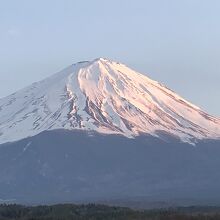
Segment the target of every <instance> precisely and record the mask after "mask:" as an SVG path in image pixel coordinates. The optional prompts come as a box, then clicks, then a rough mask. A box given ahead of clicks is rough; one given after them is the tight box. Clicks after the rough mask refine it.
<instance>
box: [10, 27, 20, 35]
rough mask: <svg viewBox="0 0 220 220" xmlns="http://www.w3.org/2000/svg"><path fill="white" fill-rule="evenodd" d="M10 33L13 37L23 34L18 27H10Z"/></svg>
mask: <svg viewBox="0 0 220 220" xmlns="http://www.w3.org/2000/svg"><path fill="white" fill-rule="evenodd" d="M7 33H8V35H9V36H11V37H19V36H21V30H20V29H18V28H10V29H8V31H7Z"/></svg>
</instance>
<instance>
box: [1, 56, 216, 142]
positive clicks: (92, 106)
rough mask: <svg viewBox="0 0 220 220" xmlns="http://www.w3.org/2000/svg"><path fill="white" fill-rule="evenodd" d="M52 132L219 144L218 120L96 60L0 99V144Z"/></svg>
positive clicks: (166, 91) (158, 86)
mask: <svg viewBox="0 0 220 220" xmlns="http://www.w3.org/2000/svg"><path fill="white" fill-rule="evenodd" d="M52 129H70V130H74V129H83V130H88V131H89V130H92V131H93V130H94V131H97V132H101V133H109V134H114V133H115V134H122V135H125V136H127V137H134V136H136V135H139V134H141V133H145V134H151V135H154V136H158V137H160V134H161V132H165V133H168V134H172V135H175V136H176V137H179V138H180V139H181V140H183V141H188V142H192V141H193V139H203V138H219V137H220V119H218V118H215V117H212V116H210V115H208V114H207V113H205V112H203V111H202V110H201V109H200V108H198V107H197V106H195V105H193V104H191V103H189V102H188V101H186V100H184V99H183V98H181V97H180V96H179V95H177V94H176V93H174V92H173V91H171V90H169V89H168V88H166V87H165V86H164V85H162V84H160V83H158V82H156V81H154V80H151V79H150V78H148V77H147V76H145V75H142V74H140V73H137V72H136V71H134V70H132V69H130V68H128V67H127V66H126V65H124V64H121V63H118V62H114V61H111V60H108V59H105V58H98V59H95V60H93V61H91V62H89V61H84V62H79V63H76V64H73V65H71V66H69V67H67V68H66V69H64V70H62V71H60V72H58V73H56V74H54V75H52V76H50V77H48V78H46V79H45V80H42V81H40V82H37V83H33V84H32V85H31V86H29V87H27V88H24V89H22V90H20V91H18V92H16V93H14V94H12V95H10V96H7V97H5V98H3V99H0V143H4V142H7V141H15V140H19V139H22V138H25V137H28V136H33V135H36V134H38V133H40V132H42V131H45V130H52Z"/></svg>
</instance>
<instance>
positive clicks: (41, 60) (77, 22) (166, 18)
mask: <svg viewBox="0 0 220 220" xmlns="http://www.w3.org/2000/svg"><path fill="white" fill-rule="evenodd" d="M97 57H107V58H110V59H112V60H117V61H120V62H123V63H125V64H127V66H130V67H132V68H133V69H136V70H138V71H140V72H142V73H145V74H147V75H148V76H149V77H151V78H153V79H155V80H157V81H160V82H162V83H164V84H165V85H167V86H168V87H169V88H171V89H172V90H174V91H176V92H177V93H178V94H180V95H181V96H183V97H184V98H186V99H187V100H189V101H191V102H193V103H194V104H196V105H198V106H200V107H201V108H203V109H204V110H206V111H208V112H209V113H211V114H214V115H216V116H220V1H219V0H130V1H129V0H93V1H90V0H80V1H79V0H59V1H58V0H57V1H56V0H19V1H16V0H0V97H3V96H6V95H8V94H10V93H12V92H15V91H16V90H18V89H20V88H22V87H24V86H26V85H29V84H30V83H32V82H34V81H38V80H40V79H43V78H45V77H46V76H48V75H51V74H53V73H55V72H57V71H59V70H60V69H62V68H64V67H66V66H68V65H70V64H72V63H74V62H77V61H82V60H93V59H94V58H97Z"/></svg>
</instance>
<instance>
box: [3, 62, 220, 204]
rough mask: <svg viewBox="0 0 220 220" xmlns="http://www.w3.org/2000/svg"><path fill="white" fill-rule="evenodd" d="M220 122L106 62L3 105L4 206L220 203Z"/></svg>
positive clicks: (51, 80) (81, 66)
mask: <svg viewBox="0 0 220 220" xmlns="http://www.w3.org/2000/svg"><path fill="white" fill-rule="evenodd" d="M219 156H220V119H219V118H216V117H213V116H210V115H209V114H207V113H205V112H204V111H202V110H201V109H200V108H199V107H197V106H195V105H193V104H191V103H189V102H188V101H186V100H184V99H183V98H181V97H180V96H179V95H177V94H176V93H174V92H173V91H171V90H169V89H168V88H166V87H165V86H164V85H162V84H160V83H158V82H156V81H153V80H151V79H149V78H148V77H147V76H145V75H142V74H140V73H137V72H135V71H133V70H131V69H129V68H128V67H126V66H125V65H123V64H121V63H118V62H114V61H110V60H107V59H103V58H100V59H96V60H94V61H91V62H79V63H76V64H73V65H71V66H69V67H67V68H66V69H64V70H63V71H61V72H58V73H56V74H54V75H52V76H50V77H48V78H47V79H45V80H43V81H40V82H38V83H34V84H32V85H31V86H29V87H27V88H24V89H22V90H20V91H18V92H16V93H14V94H12V95H10V96H8V97H5V98H2V99H0V167H1V169H0V202H13V203H25V204H38V203H40V204H42V203H63V202H83V203H86V202H97V203H98V202H100V203H107V204H115V205H117V204H119V205H129V206H133V207H134V206H135V207H152V206H157V207H158V206H171V205H213V204H214V205H219V204H220V195H219V193H218V192H219V190H220V173H219V167H220V160H219Z"/></svg>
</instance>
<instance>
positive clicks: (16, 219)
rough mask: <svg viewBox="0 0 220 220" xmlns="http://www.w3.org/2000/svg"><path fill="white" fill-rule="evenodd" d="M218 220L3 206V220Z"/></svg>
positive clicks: (196, 213) (214, 219) (207, 213)
mask: <svg viewBox="0 0 220 220" xmlns="http://www.w3.org/2000/svg"><path fill="white" fill-rule="evenodd" d="M9 219H10V220H11V219H13V220H218V219H220V208H211V207H210V208H209V207H206V208H194V207H190V208H179V209H167V210H162V209H161V210H150V211H149V210H146V211H137V210H132V209H129V208H120V207H109V206H105V205H94V204H88V205H71V204H65V205H52V206H35V207H26V206H21V205H0V220H9Z"/></svg>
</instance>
